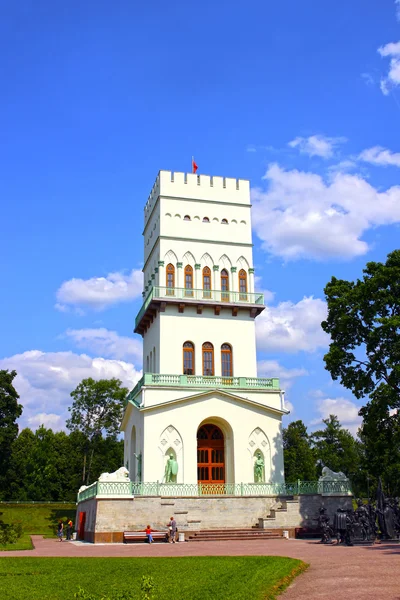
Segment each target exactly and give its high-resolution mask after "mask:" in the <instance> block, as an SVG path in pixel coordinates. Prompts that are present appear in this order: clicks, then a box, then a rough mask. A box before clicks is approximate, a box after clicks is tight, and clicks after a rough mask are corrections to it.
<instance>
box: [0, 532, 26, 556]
mask: <svg viewBox="0 0 400 600" xmlns="http://www.w3.org/2000/svg"><path fill="white" fill-rule="evenodd" d="M32 548H33V545H32V540H31V536H30V535H29V534H28V533H24V535H23V536H22V537H20V538H19V540H17V541H16V542H15V544H6V545H5V546H0V552H1V550H32Z"/></svg>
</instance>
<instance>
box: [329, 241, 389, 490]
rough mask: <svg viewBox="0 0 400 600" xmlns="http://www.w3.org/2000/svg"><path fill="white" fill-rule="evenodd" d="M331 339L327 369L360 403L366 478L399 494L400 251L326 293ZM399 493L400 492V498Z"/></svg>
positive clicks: (333, 283) (338, 282) (332, 283)
mask: <svg viewBox="0 0 400 600" xmlns="http://www.w3.org/2000/svg"><path fill="white" fill-rule="evenodd" d="M325 294H326V298H327V303H328V318H327V320H326V321H324V322H323V323H322V324H321V325H322V328H323V329H324V331H326V332H327V333H328V334H329V335H330V336H331V340H332V341H331V344H330V346H329V352H328V353H327V354H326V355H325V357H324V360H325V366H326V369H327V370H328V371H329V372H330V374H331V376H332V378H333V379H339V380H340V382H341V383H342V384H343V385H344V386H345V387H346V388H347V389H349V390H351V391H352V392H353V394H354V396H355V397H356V398H360V399H361V398H365V397H369V399H368V402H366V405H365V406H363V407H362V408H361V410H360V415H361V416H362V417H363V424H362V427H361V431H360V438H361V441H362V444H363V447H362V453H361V464H362V468H363V470H364V472H365V476H366V478H367V479H368V480H369V477H370V475H372V480H373V481H374V480H375V482H376V480H377V479H378V477H379V476H382V477H383V480H384V483H385V484H386V486H388V487H389V488H390V489H392V490H394V489H397V490H398V489H399V484H398V483H397V482H398V481H399V474H400V456H399V454H400V451H399V448H400V445H399V430H400V421H399V418H400V417H399V414H398V410H399V409H400V250H395V251H394V252H391V253H390V254H389V255H388V257H387V260H386V262H385V263H379V262H369V263H367V265H366V267H365V269H364V271H363V278H362V279H359V280H357V281H355V282H352V281H346V280H341V279H336V278H335V277H332V279H331V281H330V282H329V283H328V284H327V286H326V287H325ZM397 493H398V492H397Z"/></svg>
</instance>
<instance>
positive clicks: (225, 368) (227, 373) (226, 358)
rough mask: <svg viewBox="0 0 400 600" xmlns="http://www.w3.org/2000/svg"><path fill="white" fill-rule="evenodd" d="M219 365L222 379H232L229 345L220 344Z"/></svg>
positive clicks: (230, 349)
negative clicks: (220, 365)
mask: <svg viewBox="0 0 400 600" xmlns="http://www.w3.org/2000/svg"><path fill="white" fill-rule="evenodd" d="M221 364H222V369H221V373H222V377H232V374H233V366H232V346H230V345H229V344H222V346H221Z"/></svg>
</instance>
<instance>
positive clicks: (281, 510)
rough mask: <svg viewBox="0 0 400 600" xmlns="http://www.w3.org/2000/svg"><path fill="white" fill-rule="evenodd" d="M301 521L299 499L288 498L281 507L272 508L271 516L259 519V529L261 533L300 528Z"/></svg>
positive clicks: (282, 502)
mask: <svg viewBox="0 0 400 600" xmlns="http://www.w3.org/2000/svg"><path fill="white" fill-rule="evenodd" d="M301 519H302V517H301V515H300V505H299V500H298V498H296V497H294V498H287V499H285V500H282V501H281V505H280V506H279V507H277V508H271V509H270V512H269V515H267V516H266V517H262V518H260V519H258V527H259V529H260V530H261V531H262V530H268V531H271V530H272V531H273V530H274V529H285V528H292V527H299V526H300V522H301Z"/></svg>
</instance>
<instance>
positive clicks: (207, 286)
mask: <svg viewBox="0 0 400 600" xmlns="http://www.w3.org/2000/svg"><path fill="white" fill-rule="evenodd" d="M203 290H204V291H203V298H211V269H210V268H209V267H204V269H203Z"/></svg>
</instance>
